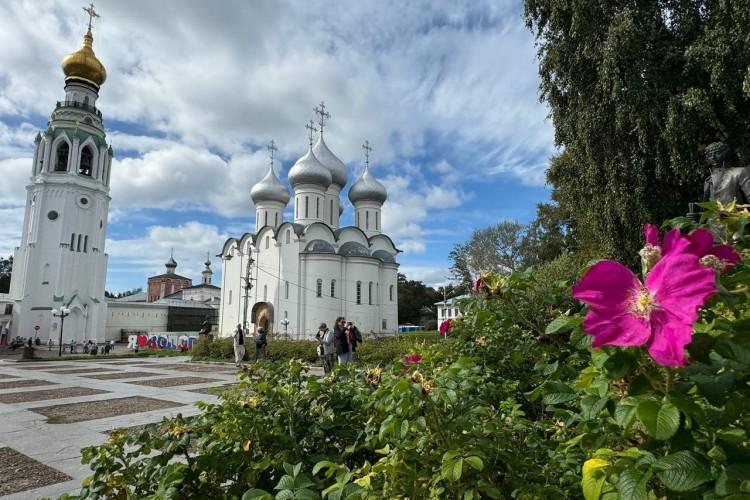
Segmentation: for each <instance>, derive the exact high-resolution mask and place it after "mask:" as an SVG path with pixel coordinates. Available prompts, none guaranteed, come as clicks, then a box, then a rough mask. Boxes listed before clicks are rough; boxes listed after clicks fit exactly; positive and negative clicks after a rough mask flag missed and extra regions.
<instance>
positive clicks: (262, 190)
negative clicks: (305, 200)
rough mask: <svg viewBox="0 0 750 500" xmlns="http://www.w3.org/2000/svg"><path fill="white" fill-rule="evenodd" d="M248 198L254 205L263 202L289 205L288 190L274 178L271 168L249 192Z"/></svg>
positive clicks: (274, 174) (274, 173)
mask: <svg viewBox="0 0 750 500" xmlns="http://www.w3.org/2000/svg"><path fill="white" fill-rule="evenodd" d="M250 198H252V199H253V203H255V204H256V205H257V204H258V203H260V202H263V201H278V202H280V203H283V204H284V205H286V204H287V203H289V189H287V187H286V186H285V185H284V183H283V182H281V181H280V180H279V178H278V177H276V172H274V170H273V167H271V168H269V169H268V173H267V174H266V176H265V177H263V179H261V180H260V182H258V183H257V184H255V185H254V186H253V188H252V189H251V190H250Z"/></svg>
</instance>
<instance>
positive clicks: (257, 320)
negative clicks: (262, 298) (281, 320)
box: [250, 302, 273, 335]
mask: <svg viewBox="0 0 750 500" xmlns="http://www.w3.org/2000/svg"><path fill="white" fill-rule="evenodd" d="M250 322H251V323H253V324H254V325H255V332H257V331H258V328H260V327H263V328H265V330H266V334H268V335H271V334H272V333H273V305H272V304H270V303H268V302H258V303H256V304H255V305H254V306H253V310H252V312H251V315H250Z"/></svg>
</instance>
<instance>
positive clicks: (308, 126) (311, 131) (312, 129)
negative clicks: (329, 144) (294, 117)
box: [305, 120, 318, 148]
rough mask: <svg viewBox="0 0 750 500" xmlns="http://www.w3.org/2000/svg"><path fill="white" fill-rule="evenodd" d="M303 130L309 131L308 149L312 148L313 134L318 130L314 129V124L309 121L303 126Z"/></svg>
mask: <svg viewBox="0 0 750 500" xmlns="http://www.w3.org/2000/svg"><path fill="white" fill-rule="evenodd" d="M305 128H306V129H307V130H309V131H310V147H311V148H312V145H313V134H314V133H315V132H317V131H318V129H316V128H315V122H314V121H312V120H310V122H309V123H308V124H307V125H305Z"/></svg>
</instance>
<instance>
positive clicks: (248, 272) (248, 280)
mask: <svg viewBox="0 0 750 500" xmlns="http://www.w3.org/2000/svg"><path fill="white" fill-rule="evenodd" d="M237 255H239V256H240V257H243V256H245V255H246V256H247V267H246V268H245V276H242V277H241V279H242V281H244V284H243V285H242V287H243V288H244V289H245V304H244V308H243V310H242V328H243V329H244V331H245V332H247V330H248V328H247V306H248V305H249V303H250V290H252V289H253V277H252V276H253V275H252V266H253V263H255V260H254V259H253V250H252V248H248V250H247V253H244V252H243V251H242V250H240V249H237ZM231 258H232V255H231V254H230V255H227V257H226V259H227V260H230V259H231Z"/></svg>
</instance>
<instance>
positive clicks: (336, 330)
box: [333, 317, 352, 365]
mask: <svg viewBox="0 0 750 500" xmlns="http://www.w3.org/2000/svg"><path fill="white" fill-rule="evenodd" d="M333 338H334V339H335V342H336V354H337V355H338V359H339V364H341V365H343V364H346V363H349V362H350V361H351V360H352V350H351V347H350V346H349V339H348V338H346V320H345V319H344V318H341V317H339V318H336V324H335V325H334V327H333Z"/></svg>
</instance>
